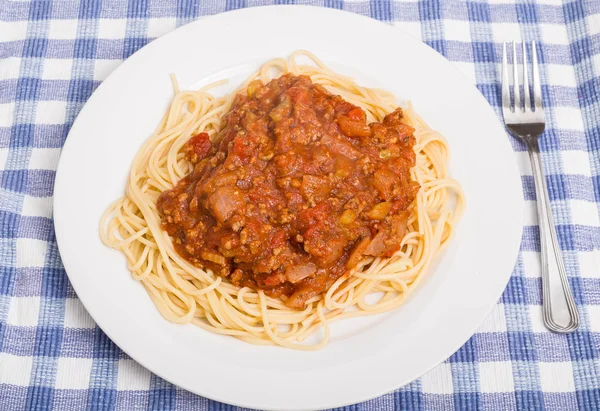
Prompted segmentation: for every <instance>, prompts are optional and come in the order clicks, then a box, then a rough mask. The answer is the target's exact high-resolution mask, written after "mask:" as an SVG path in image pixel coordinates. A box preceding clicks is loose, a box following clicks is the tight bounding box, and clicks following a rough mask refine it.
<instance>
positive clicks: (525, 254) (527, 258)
mask: <svg viewBox="0 0 600 411" xmlns="http://www.w3.org/2000/svg"><path fill="white" fill-rule="evenodd" d="M521 258H522V260H523V268H524V269H525V277H530V278H538V277H540V276H541V275H542V266H541V263H540V253H538V252H535V251H522V252H521Z"/></svg>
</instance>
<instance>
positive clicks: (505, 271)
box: [54, 7, 523, 409]
mask: <svg viewBox="0 0 600 411" xmlns="http://www.w3.org/2000/svg"><path fill="white" fill-rule="evenodd" d="M301 48H302V49H307V50H310V51H312V52H314V53H316V55H317V56H319V57H320V58H322V59H323V60H324V61H325V62H326V63H330V64H331V65H332V66H333V67H334V68H335V69H337V70H338V71H340V72H342V73H347V74H350V75H353V76H355V77H356V78H357V79H358V80H359V82H361V83H363V84H365V85H367V86H375V87H384V88H386V89H388V90H390V91H392V92H394V93H395V94H396V95H397V97H398V99H399V100H404V99H410V100H412V101H413V103H414V105H415V108H416V110H417V111H418V112H419V113H420V114H421V115H422V116H423V117H424V118H425V120H427V121H428V122H429V123H430V124H431V125H432V126H433V127H434V128H437V129H438V130H440V131H441V132H442V133H443V134H444V135H445V136H446V137H447V138H448V140H449V143H450V148H451V150H452V163H451V167H452V173H453V175H454V176H455V177H456V179H458V180H459V181H460V183H461V184H462V186H463V187H464V191H465V194H466V199H467V211H466V214H465V215H464V218H463V219H462V221H461V222H460V224H459V227H458V231H457V235H456V237H455V238H454V240H453V241H452V244H451V246H450V247H449V248H448V249H447V250H446V252H445V253H444V254H443V255H442V256H441V258H440V259H439V260H438V264H437V265H436V267H435V269H433V270H432V271H431V272H429V273H428V275H427V277H426V278H425V280H424V281H423V282H422V283H420V284H419V286H418V288H417V290H416V291H415V292H414V293H413V294H412V296H411V298H410V299H409V301H408V302H407V303H406V304H405V305H404V306H403V307H401V308H399V309H397V310H396V311H394V312H391V313H387V314H384V315H380V316H376V317H368V318H363V319H360V320H347V321H342V322H338V323H336V324H335V325H334V328H333V338H332V340H331V342H330V344H329V345H328V346H327V347H326V348H325V349H323V350H321V351H318V352H310V353H306V352H296V351H293V350H289V349H283V348H279V347H265V346H253V345H249V344H246V343H243V342H240V341H238V340H236V339H234V338H230V337H224V336H218V335H215V334H212V333H209V332H207V331H204V330H201V329H199V328H196V327H194V326H192V325H175V324H171V323H169V322H167V321H166V320H164V319H163V318H162V317H161V316H160V314H159V313H158V311H157V310H156V309H155V308H154V306H153V305H152V302H151V301H150V299H149V297H148V296H147V294H146V291H145V290H144V289H143V287H142V286H141V285H140V284H139V283H137V282H136V281H134V280H133V279H132V278H131V276H130V273H129V271H128V270H127V268H126V264H125V258H124V257H123V256H122V255H121V254H120V253H118V252H116V251H114V250H111V249H108V248H106V247H104V246H103V245H102V243H101V242H100V239H99V237H98V221H99V219H100V216H101V214H102V212H103V211H104V209H105V208H106V206H108V204H109V203H111V202H112V201H113V200H115V199H116V198H118V197H119V196H122V195H123V190H124V187H125V180H126V177H127V175H128V171H129V166H130V164H131V161H132V159H133V157H134V154H135V153H136V151H137V150H138V148H139V147H140V145H141V144H142V142H143V141H144V140H145V139H146V138H147V137H148V136H149V135H150V134H151V133H152V131H153V130H154V128H155V127H156V125H157V123H158V121H159V119H161V118H162V115H163V113H164V111H165V109H166V108H167V106H168V104H169V101H170V98H171V97H172V88H171V83H170V79H169V73H175V74H176V75H177V78H178V79H179V81H180V84H181V85H182V86H191V85H194V84H196V85H197V84H200V83H204V82H208V81H209V80H215V79H219V78H223V77H235V78H237V79H241V78H242V77H243V76H245V75H247V74H249V72H250V71H251V70H252V69H254V68H256V67H257V66H258V65H259V64H260V63H261V62H264V61H266V60H268V59H270V58H273V57H278V56H288V55H289V54H290V52H292V51H293V50H296V49H301ZM54 195H55V198H54V220H55V228H56V235H57V240H58V245H59V247H60V252H61V256H62V259H63V263H64V266H65V269H66V271H67V273H68V275H69V278H70V280H71V283H72V284H73V287H74V288H75V291H76V292H77V294H78V295H79V298H81V300H82V302H83V304H84V305H85V307H86V308H87V310H88V311H89V312H90V314H91V315H92V317H93V318H94V320H95V321H96V322H97V323H98V325H99V326H100V327H101V328H102V330H104V332H106V333H107V334H108V336H109V337H110V338H111V339H112V340H113V341H114V342H115V343H116V344H117V345H118V346H119V347H121V348H122V349H123V350H124V351H125V352H126V353H127V354H129V355H130V356H131V357H133V358H134V359H135V360H136V361H138V362H139V363H141V364H142V365H144V366H145V367H147V368H148V369H150V370H151V371H152V372H154V373H156V374H158V375H160V376H161V377H163V378H165V379H166V380H168V381H171V382H172V383H174V384H177V385H179V386H181V387H183V388H185V389H187V390H190V391H192V392H194V393H197V394H200V395H203V396H206V397H209V398H212V399H215V400H219V401H223V402H227V403H231V404H236V405H241V406H247V407H252V408H267V409H317V408H328V407H335V406H341V405H345V404H351V403H356V402H359V401H363V400H366V399H369V398H372V397H375V396H378V395H381V394H384V393H385V392H388V391H391V390H393V389H395V388H398V387H400V386H402V385H404V384H407V383H409V382H410V381H412V380H414V379H415V378H417V377H419V376H420V375H421V374H423V373H424V372H426V371H427V370H429V369H430V368H432V367H434V366H435V365H436V364H438V363H440V362H441V361H443V360H444V359H445V358H447V357H448V356H450V355H451V354H452V353H453V352H454V351H456V350H457V349H458V348H459V347H460V346H461V345H462V344H463V343H464V342H465V341H466V340H467V339H468V338H469V337H470V336H471V335H472V334H473V333H474V332H475V330H476V329H477V326H478V325H479V324H480V323H481V322H482V321H483V319H484V318H485V316H486V315H487V313H488V312H489V311H490V310H491V308H492V307H493V305H494V304H495V303H496V301H497V300H498V298H499V297H500V295H501V293H502V290H503V289H504V287H505V285H506V283H507V281H508V278H509V276H510V274H511V271H512V269H513V266H514V263H515V259H516V256H517V252H518V249H519V244H520V239H521V224H522V201H523V200H522V199H523V196H522V192H521V181H520V177H519V173H518V171H517V167H516V162H515V159H514V156H513V153H512V150H511V147H510V144H509V141H508V137H507V136H506V133H505V131H504V128H503V127H502V125H501V124H500V123H499V121H498V119H497V118H496V115H495V114H494V111H493V110H492V108H491V107H490V106H489V105H488V103H487V102H486V100H485V99H484V98H483V96H482V95H481V94H480V93H479V92H478V91H477V89H476V88H475V87H474V86H473V85H471V84H469V82H468V81H467V80H466V79H465V78H464V77H463V76H462V75H461V74H460V73H459V72H458V71H457V70H456V69H455V68H454V67H453V66H452V65H451V64H450V63H449V62H448V61H447V60H445V59H444V58H443V57H442V56H440V55H439V54H438V53H436V52H435V51H434V50H432V49H431V48H429V47H427V46H426V45H424V44H423V43H421V42H419V41H417V40H415V39H413V38H411V37H410V36H408V35H407V34H405V33H403V32H401V31H399V30H396V29H394V28H392V27H390V26H387V25H385V24H382V23H379V22H377V21H375V20H371V19H369V18H365V17H361V16H358V15H354V14H350V13H345V12H340V11H334V10H329V9H325V8H310V7H263V8H253V9H244V10H239V11H235V12H230V13H225V14H220V15H217V16H213V17H210V18H207V19H203V20H201V21H197V22H195V23H192V24H189V25H187V26H184V27H182V28H180V29H177V30H175V31H174V32H172V33H170V34H168V35H166V36H164V37H162V38H160V39H158V40H155V41H153V42H152V43H150V44H149V45H147V46H146V47H144V48H143V49H142V50H140V51H138V52H137V53H135V54H134V55H133V56H132V57H130V58H129V59H128V60H127V61H126V62H124V63H123V64H122V65H121V66H120V67H119V68H118V69H117V70H115V72H114V73H113V74H111V76H110V77H109V78H108V79H107V80H106V81H105V82H104V83H102V85H101V86H100V87H99V88H98V90H96V92H95V93H94V94H93V95H92V96H91V98H90V99H89V101H88V102H87V104H86V105H85V107H84V108H83V110H82V111H81V113H80V114H79V116H78V117H77V120H76V121H75V124H74V125H73V127H72V129H71V132H70V134H69V138H68V139H67V142H66V144H65V147H64V149H63V152H62V157H61V161H60V165H59V168H58V172H57V176H56V187H55V191H54Z"/></svg>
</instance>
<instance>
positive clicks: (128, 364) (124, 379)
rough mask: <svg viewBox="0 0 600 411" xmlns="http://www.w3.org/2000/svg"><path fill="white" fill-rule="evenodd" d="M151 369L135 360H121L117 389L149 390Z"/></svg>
mask: <svg viewBox="0 0 600 411" xmlns="http://www.w3.org/2000/svg"><path fill="white" fill-rule="evenodd" d="M150 377H151V375H150V371H148V370H147V369H145V368H144V367H142V366H141V365H139V364H138V363H137V362H135V361H133V360H119V375H118V377H117V389H118V390H119V391H136V390H148V389H149V388H150Z"/></svg>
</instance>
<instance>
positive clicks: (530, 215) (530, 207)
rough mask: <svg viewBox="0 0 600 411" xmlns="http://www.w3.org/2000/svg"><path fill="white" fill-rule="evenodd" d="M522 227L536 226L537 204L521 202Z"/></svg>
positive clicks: (527, 201)
mask: <svg viewBox="0 0 600 411" xmlns="http://www.w3.org/2000/svg"><path fill="white" fill-rule="evenodd" d="M523 213H524V215H523V225H525V226H529V225H538V216H537V202H535V201H533V200H526V201H524V202H523Z"/></svg>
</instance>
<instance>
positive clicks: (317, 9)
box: [52, 5, 524, 409]
mask: <svg viewBox="0 0 600 411" xmlns="http://www.w3.org/2000/svg"><path fill="white" fill-rule="evenodd" d="M257 9H263V10H265V9H277V10H282V9H309V10H311V11H313V12H317V13H321V12H323V13H330V14H331V15H334V14H344V15H347V16H352V18H357V19H361V20H363V21H365V22H369V23H371V24H373V23H376V24H380V25H382V26H388V25H386V24H385V23H383V22H381V21H378V20H375V19H372V18H370V17H367V16H363V15H359V14H356V13H352V12H349V11H345V10H333V9H327V8H323V7H318V6H310V5H267V6H259V7H249V8H243V9H238V10H232V11H227V12H223V13H218V14H215V15H211V16H208V17H206V18H203V19H200V20H195V21H192V22H190V23H187V24H185V25H182V26H180V27H178V28H176V29H174V30H172V31H171V32H169V33H167V34H165V35H163V36H161V37H159V38H157V39H155V40H153V41H151V42H149V43H148V44H146V45H145V46H144V47H142V48H140V49H139V50H137V51H136V52H135V53H134V54H132V55H131V56H129V58H127V59H126V60H125V61H123V62H122V63H121V64H120V65H119V67H117V68H116V69H115V70H114V71H113V72H112V73H111V74H110V75H109V76H108V77H107V78H106V79H105V80H104V81H103V82H102V83H101V84H100V85H99V86H98V88H97V89H96V90H95V91H94V92H93V94H92V95H91V96H90V98H89V99H88V100H87V101H86V103H85V105H84V107H83V108H82V109H81V111H80V113H79V114H78V115H77V117H76V119H75V120H74V122H73V124H72V126H71V129H70V130H69V135H68V136H67V138H66V140H65V142H64V144H63V147H62V150H61V159H60V162H59V165H58V167H57V170H56V179H55V185H54V189H55V190H54V193H55V194H56V192H57V187H58V188H59V189H60V188H61V186H62V181H63V178H61V177H62V175H63V174H64V172H62V173H61V170H62V168H64V167H61V165H64V163H63V162H62V158H63V153H64V152H65V150H66V149H68V148H69V142H70V141H71V142H72V141H73V139H70V138H69V137H70V135H71V130H72V129H73V128H74V126H75V125H76V124H77V121H78V120H79V118H80V114H81V112H83V111H84V110H85V109H86V107H85V106H88V103H89V102H90V101H92V102H93V101H95V100H93V99H94V97H97V96H98V90H100V89H101V88H102V89H104V88H106V87H109V86H110V84H112V82H111V81H109V80H110V79H111V78H114V73H116V72H117V71H118V70H120V69H121V68H122V67H123V66H124V65H126V64H128V63H129V65H131V64H134V63H132V62H135V61H136V59H137V58H139V56H140V52H142V51H144V50H148V49H150V48H153V47H156V46H157V44H162V43H163V42H165V41H167V39H168V38H169V37H170V36H171V35H172V34H173V33H178V32H180V31H183V30H186V29H188V30H189V26H192V25H200V24H203V23H204V22H205V21H206V20H208V19H212V20H218V19H224V18H227V17H229V16H232V15H235V14H245V13H248V12H256V10H257ZM388 27H390V28H392V29H395V30H397V31H399V32H401V33H403V35H404V36H406V37H407V38H410V39H411V40H412V41H415V42H418V43H420V44H421V45H422V46H425V47H427V48H429V49H431V50H432V51H434V52H435V53H436V54H438V55H439V56H440V57H441V58H443V59H444V60H446V62H448V63H450V64H448V66H447V67H448V68H450V67H452V70H453V71H454V72H455V73H458V74H460V76H461V77H462V78H463V79H465V80H466V82H467V83H469V85H470V86H471V87H473V88H475V89H476V90H477V88H476V86H475V85H473V84H471V83H470V82H469V80H468V79H467V77H466V76H465V75H464V74H463V73H462V72H460V70H458V68H457V67H456V66H455V65H453V64H452V62H449V61H448V60H447V59H446V58H445V57H444V56H442V55H441V54H439V53H437V51H435V50H434V49H433V48H431V47H430V46H429V45H427V44H426V43H425V42H422V41H420V40H418V39H416V38H414V37H412V36H411V35H410V34H408V33H406V32H405V31H403V30H402V29H401V28H398V27H396V26H393V27H391V26H388ZM136 56H137V57H136ZM477 92H478V93H479V94H480V96H481V97H482V100H483V101H485V102H486V104H487V105H488V106H489V103H488V102H487V100H486V99H485V97H483V95H481V93H480V92H479V90H477ZM490 109H492V110H493V108H491V106H490ZM506 139H507V141H506V144H507V145H508V146H509V147H510V142H509V141H508V136H507V137H506ZM510 151H511V152H513V150H512V149H510ZM513 159H514V162H513V164H512V168H514V169H516V170H517V174H518V175H519V176H520V173H519V172H518V167H517V161H516V158H514V156H513ZM519 193H520V199H521V200H523V192H522V190H521V188H519ZM59 198H60V197H59V196H56V195H54V196H53V200H52V203H53V212H54V219H53V220H54V221H53V223H54V228H55V232H56V241H57V246H58V248H59V251H60V250H61V245H60V244H61V242H63V243H64V241H63V240H61V239H62V238H63V232H62V229H60V228H59V227H58V225H59V224H60V221H61V218H62V217H61V215H62V213H61V211H59V212H58V215H59V218H56V214H57V213H56V211H57V210H60V209H61V204H60V199H59ZM520 217H521V220H520V227H521V229H520V231H519V241H515V244H514V246H513V250H512V252H511V254H512V255H514V261H513V266H514V264H516V262H517V257H518V252H519V249H520V244H521V238H520V236H521V235H522V230H523V219H524V212H523V211H521V212H520ZM459 224H460V223H459ZM59 233H60V234H59ZM61 260H62V253H61ZM66 265H67V264H64V268H65V272H66V273H67V275H68V276H69V280H70V282H71V284H72V285H73V288H74V290H75V292H76V293H77V295H78V296H79V290H78V288H77V287H76V286H75V284H74V283H73V281H72V279H71V275H69V273H68V270H67V267H66ZM510 277H511V276H510V275H506V281H505V282H504V285H503V287H502V289H499V291H498V292H497V295H496V298H495V299H494V301H493V303H489V304H487V305H488V306H489V307H488V309H487V310H486V312H485V314H486V316H487V314H488V313H489V312H490V311H491V310H492V309H493V307H494V306H495V305H496V304H497V302H498V300H499V298H500V296H501V295H502V293H503V291H504V289H505V288H506V285H507V283H508V281H509V280H510ZM80 301H81V303H82V304H83V306H84V307H85V309H86V311H87V312H88V313H90V315H91V312H90V310H89V309H88V306H87V303H86V301H84V300H83V299H81V298H80ZM490 301H491V299H490ZM486 316H482V320H481V321H480V322H479V324H481V322H482V321H483V320H485V317H486ZM94 322H95V323H96V324H97V325H98V327H99V328H101V329H102V331H103V332H104V333H105V334H106V335H107V336H108V337H109V338H110V339H111V340H113V341H116V340H120V338H115V337H113V335H111V333H110V332H107V331H106V330H105V325H106V324H102V325H101V324H100V323H99V322H98V321H97V320H96V318H94ZM107 328H108V327H107ZM475 332H476V329H475V330H473V332H472V333H470V334H469V335H467V336H466V338H465V339H464V341H462V342H460V344H455V345H456V347H453V348H452V351H451V353H450V354H449V355H448V356H446V357H444V358H448V357H449V356H450V355H452V354H453V353H454V352H456V351H457V350H458V349H459V348H460V347H461V346H462V345H464V343H465V342H466V341H468V339H470V338H471V337H472V336H473V335H474V333H475ZM115 344H117V343H116V342H115ZM117 345H118V346H119V348H120V349H121V350H123V352H125V353H126V354H127V355H129V356H130V357H131V358H132V359H134V360H135V361H136V362H138V363H139V364H141V365H142V366H143V367H145V368H146V369H148V370H149V371H151V372H152V373H154V374H156V375H159V376H161V377H162V378H164V379H165V380H167V381H169V382H172V379H170V378H166V377H164V373H163V372H161V371H157V370H156V369H155V367H153V366H149V365H147V362H146V361H143V360H139V359H138V356H137V355H136V353H135V352H134V351H131V350H129V349H124V348H122V346H121V345H120V344H117ZM444 360H445V359H442V360H440V361H436V362H435V363H434V364H433V365H431V367H429V368H427V369H425V370H424V371H423V372H422V373H421V374H420V375H419V376H417V377H415V378H414V379H417V378H419V377H420V376H421V375H423V374H425V373H426V372H427V371H429V370H431V369H432V368H434V367H436V366H437V365H439V364H440V363H441V362H443V361H444ZM414 379H413V380H412V381H414ZM172 383H173V384H174V385H176V386H179V387H182V388H184V389H186V390H188V391H190V392H192V393H196V394H197V395H201V396H204V397H206V398H211V399H214V400H216V401H221V402H226V403H228V404H232V405H237V406H241V407H257V404H248V403H242V402H237V401H235V400H233V401H232V399H231V398H220V397H215V396H212V395H210V394H207V393H206V392H202V393H200V392H199V390H198V389H197V387H192V386H189V385H188V384H184V383H182V382H180V381H178V382H172ZM408 383H410V382H407V384H408ZM401 386H403V385H400V386H396V387H395V388H393V389H397V388H400V387H401ZM387 392H389V389H388V388H387V387H382V389H381V390H380V391H378V392H373V393H372V395H370V396H369V397H364V398H362V399H359V400H358V401H365V400H369V399H372V398H376V397H378V396H380V395H383V394H385V393H387ZM354 403H357V400H355V399H353V400H351V401H346V402H344V401H333V402H332V401H330V402H329V403H327V404H324V405H323V406H322V407H321V406H319V409H322V408H329V407H339V406H344V405H349V404H354ZM260 407H261V408H263V409H281V407H269V406H268V405H267V406H265V405H264V404H262V405H260ZM290 409H291V408H290Z"/></svg>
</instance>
